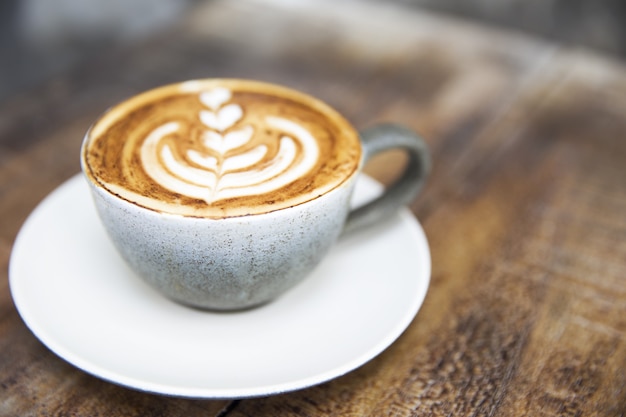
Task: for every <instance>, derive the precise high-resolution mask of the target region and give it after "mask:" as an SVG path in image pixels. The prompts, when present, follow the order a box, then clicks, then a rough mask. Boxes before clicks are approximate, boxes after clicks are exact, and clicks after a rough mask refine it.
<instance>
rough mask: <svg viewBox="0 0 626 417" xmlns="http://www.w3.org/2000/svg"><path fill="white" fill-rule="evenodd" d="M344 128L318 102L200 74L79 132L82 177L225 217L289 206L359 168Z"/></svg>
mask: <svg viewBox="0 0 626 417" xmlns="http://www.w3.org/2000/svg"><path fill="white" fill-rule="evenodd" d="M361 159H362V150H361V145H360V141H359V136H358V134H357V132H356V131H355V130H354V129H353V127H352V126H351V125H350V124H349V123H348V122H347V121H346V120H345V119H344V118H343V117H342V116H340V115H339V114H338V113H337V112H335V111H334V110H333V109H331V108H330V107H328V106H327V105H325V104H324V103H322V102H320V101H318V100H316V99H314V98H312V97H309V96H307V95H305V94H302V93H299V92H296V91H293V90H290V89H287V88H284V87H279V86H275V85H270V84H265V83H261V82H255V81H244V80H220V79H217V80H203V81H189V82H185V83H180V84H174V85H169V86H165V87H161V88H157V89H154V90H151V91H148V92H146V93H143V94H140V95H138V96H135V97H133V98H131V99H129V100H127V101H125V102H123V103H121V104H119V105H117V106H115V107H113V108H112V109H110V110H109V111H108V112H107V113H106V114H105V115H104V116H102V117H101V118H100V119H99V120H98V121H97V122H96V123H95V124H94V125H93V126H92V128H91V129H90V130H89V132H88V133H87V137H86V139H85V142H84V145H83V149H82V163H83V170H84V171H85V174H86V175H87V176H88V177H89V178H90V179H91V180H92V181H94V182H96V183H98V184H100V186H101V187H103V188H104V189H106V190H107V191H108V192H110V193H112V194H114V195H117V196H118V197H120V198H122V199H124V200H127V201H129V202H131V203H133V204H135V205H138V206H140V207H143V208H147V209H150V210H153V211H156V212H161V213H170V214H177V215H182V216H186V217H206V218H216V219H217V218H227V217H237V216H244V215H255V214H262V213H267V212H271V211H276V210H280V209H285V208H288V207H292V206H296V205H299V204H302V203H304V202H307V201H310V200H313V199H315V198H317V197H318V196H321V195H324V194H326V193H328V192H329V191H331V190H333V189H335V188H336V187H338V186H340V185H341V184H342V183H344V182H345V181H346V180H347V179H348V178H350V177H351V176H352V175H353V174H355V173H356V172H357V171H358V170H359V168H360V165H361Z"/></svg>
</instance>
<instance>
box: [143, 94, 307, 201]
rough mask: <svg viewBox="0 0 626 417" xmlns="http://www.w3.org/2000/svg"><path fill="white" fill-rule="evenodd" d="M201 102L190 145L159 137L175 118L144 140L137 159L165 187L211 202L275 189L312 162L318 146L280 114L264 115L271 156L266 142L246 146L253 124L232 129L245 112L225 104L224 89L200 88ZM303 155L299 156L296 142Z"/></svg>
mask: <svg viewBox="0 0 626 417" xmlns="http://www.w3.org/2000/svg"><path fill="white" fill-rule="evenodd" d="M199 99H200V102H201V103H202V104H203V105H205V106H206V107H208V108H209V109H210V110H208V109H203V110H201V111H200V113H199V115H198V117H199V119H200V122H201V123H202V124H203V125H204V126H205V127H206V128H207V129H206V130H205V131H204V132H203V134H202V135H201V141H200V143H199V144H197V146H196V148H194V149H186V150H182V151H181V150H180V149H178V152H176V151H174V150H172V148H171V147H170V145H169V143H165V142H163V140H164V139H165V138H167V137H171V136H172V135H173V134H175V133H177V132H178V131H179V129H180V125H179V122H169V123H165V124H163V125H161V126H160V127H157V128H156V129H154V130H153V131H152V132H151V133H150V134H149V135H148V136H147V137H146V139H145V141H144V142H143V145H142V149H141V159H142V163H143V166H144V169H145V170H146V172H147V173H148V175H149V176H150V177H151V178H152V179H153V180H154V181H156V182H157V183H158V184H160V185H161V186H163V187H164V188H166V189H168V190H170V191H173V192H175V193H178V194H181V195H185V196H188V197H192V198H196V199H201V200H204V201H206V202H207V203H208V204H211V203H213V202H215V201H218V200H223V199H226V198H236V197H243V196H250V195H255V194H264V193H269V192H272V191H275V190H277V189H279V188H281V187H284V186H285V185H287V184H289V183H291V182H293V181H295V180H297V179H298V178H300V177H301V176H302V175H304V174H306V173H307V172H308V171H309V170H310V169H311V168H312V167H313V166H314V165H315V163H316V162H317V159H318V156H319V149H318V145H317V141H316V140H315V138H314V137H313V136H312V135H311V134H310V133H309V132H308V131H307V130H306V129H305V128H303V127H302V126H300V125H299V124H297V123H295V122H293V121H291V120H287V119H284V118H280V117H274V116H267V117H265V118H264V121H265V122H266V124H267V125H266V126H264V127H265V128H271V129H273V130H274V131H277V132H278V133H279V134H278V135H272V137H277V138H278V139H277V140H278V143H277V144H276V145H273V147H274V148H277V152H276V153H275V154H274V155H268V149H269V148H268V146H267V145H265V144H259V145H256V146H255V147H250V146H246V145H249V144H250V142H251V141H252V139H253V138H254V132H255V128H254V126H251V125H246V126H243V127H240V128H238V129H234V126H235V124H237V122H239V121H240V120H241V119H242V118H243V117H244V111H243V109H242V108H241V106H239V105H238V104H236V103H231V104H226V103H227V102H228V101H229V100H231V99H232V93H231V92H230V91H229V90H227V89H225V88H216V89H213V90H210V91H205V92H202V93H201V94H200V95H199ZM296 142H299V143H300V148H301V149H302V155H301V156H298V145H297V143H296Z"/></svg>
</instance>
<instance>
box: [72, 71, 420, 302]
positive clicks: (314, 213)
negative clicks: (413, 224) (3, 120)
mask: <svg viewBox="0 0 626 417" xmlns="http://www.w3.org/2000/svg"><path fill="white" fill-rule="evenodd" d="M391 149H402V150H404V151H406V153H407V154H408V156H409V158H408V163H407V166H406V168H405V170H404V172H403V173H402V174H401V176H400V177H399V178H398V180H397V181H396V182H395V183H393V184H391V185H390V186H389V187H388V188H387V189H386V191H385V192H384V193H383V194H382V195H381V196H380V197H379V198H377V199H375V200H374V201H372V202H370V203H368V204H366V205H364V206H362V207H359V208H357V209H355V210H353V211H351V209H350V200H351V197H352V193H353V190H354V186H355V183H356V181H357V178H358V176H359V175H360V172H361V170H362V168H363V166H364V164H365V163H366V162H367V161H368V160H369V159H370V158H371V157H372V156H374V155H376V154H378V153H380V152H383V151H387V150H391ZM429 165H430V162H429V156H428V151H427V148H426V145H425V143H424V141H423V140H422V139H421V138H420V137H419V136H417V135H416V134H415V133H413V132H412V131H410V130H408V129H406V128H403V127H399V126H396V125H379V126H375V127H373V128H371V129H368V130H366V131H364V132H362V133H361V134H359V133H357V132H356V131H355V129H354V128H353V127H352V126H351V125H350V124H349V123H348V122H347V121H346V120H345V119H344V118H343V117H342V116H340V115H339V114H338V113H337V112H336V111H335V110H333V109H332V108H330V107H329V106H328V105H326V104H324V103H322V102H321V101H319V100H317V99H315V98H313V97H310V96H308V95H305V94H303V93H300V92H297V91H294V90H291V89H288V88H285V87H281V86H277V85H272V84H266V83H260V82H256V81H246V80H223V79H210V80H198V81H189V82H184V83H179V84H174V85H169V86H164V87H160V88H157V89H154V90H151V91H148V92H145V93H142V94H139V95H138V96H135V97H133V98H130V99H129V100H127V101H125V102H123V103H120V104H119V105H117V106H115V107H113V108H112V109H110V110H109V111H107V112H106V113H105V114H104V115H103V116H101V117H100V119H98V120H97V121H96V122H95V123H94V125H92V127H91V128H90V130H89V131H88V132H87V134H86V136H85V139H84V141H83V146H82V149H81V166H82V170H83V173H84V176H85V178H86V179H87V182H88V183H89V185H90V189H91V192H92V195H93V200H94V201H95V205H96V208H97V211H98V214H99V216H100V219H101V220H102V223H103V225H104V227H105V229H106V231H107V233H108V235H109V236H110V238H111V239H112V241H113V243H114V245H115V247H116V248H117V250H118V251H119V253H120V254H121V256H122V257H123V258H124V259H125V261H126V262H127V263H128V264H129V265H130V267H131V268H132V269H133V270H134V271H135V272H136V273H137V274H138V276H140V277H142V278H143V279H144V280H146V281H147V282H148V283H149V284H150V285H152V286H153V287H154V288H156V289H158V290H159V291H160V292H161V293H162V294H164V295H165V296H167V297H169V298H171V299H172V300H175V301H177V302H179V303H182V304H185V305H188V306H193V307H198V308H203V309H215V310H237V309H245V308H249V307H253V306H258V305H261V304H264V303H267V302H268V301H271V300H273V299H275V298H276V297H278V296H280V295H281V294H283V293H284V292H285V291H287V290H288V289H290V288H291V287H293V286H294V285H296V284H297V283H298V282H300V281H301V280H302V279H304V278H305V277H306V276H307V275H308V274H309V273H310V272H311V271H312V270H313V269H314V268H315V267H316V265H318V263H319V262H320V261H321V260H322V258H323V257H324V255H326V254H327V253H328V251H329V250H330V248H331V247H332V245H333V244H334V243H335V242H336V240H337V239H338V238H339V236H340V235H341V234H342V233H345V232H349V231H352V230H355V229H359V228H363V227H367V226H369V225H372V224H375V223H378V222H380V221H383V220H384V219H386V218H388V217H389V216H390V215H392V214H393V213H394V212H396V211H397V210H398V209H399V208H400V207H402V206H403V205H406V204H407V203H409V202H411V201H412V200H413V199H414V198H415V196H416V195H417V193H418V192H419V190H420V188H421V186H422V184H423V182H424V179H425V177H426V175H427V173H428V171H429Z"/></svg>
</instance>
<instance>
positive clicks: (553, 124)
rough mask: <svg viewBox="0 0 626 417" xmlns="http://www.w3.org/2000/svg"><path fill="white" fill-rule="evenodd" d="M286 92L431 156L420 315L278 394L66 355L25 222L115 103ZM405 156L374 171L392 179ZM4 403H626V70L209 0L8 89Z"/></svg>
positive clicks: (345, 411)
mask: <svg viewBox="0 0 626 417" xmlns="http://www.w3.org/2000/svg"><path fill="white" fill-rule="evenodd" d="M219 76H224V77H245V78H255V79H262V80H267V81H272V82H277V83H281V84H285V85H288V86H291V87H295V88H297V89H300V90H303V91H306V92H309V93H311V94H313V95H316V96H318V97H320V98H322V99H323V100H325V101H327V102H329V103H330V104H331V105H333V106H334V107H336V108H337V109H338V110H340V111H341V112H342V113H344V114H345V116H346V117H347V118H348V119H349V120H351V121H352V122H353V123H354V124H355V125H356V126H357V127H359V128H363V127H366V126H369V125H372V124H374V123H377V122H380V121H394V122H399V123H403V124H406V125H408V126H410V127H411V128H414V129H415V130H417V131H419V132H421V133H422V134H423V135H424V136H425V137H426V138H427V141H428V142H429V144H430V147H431V150H432V154H433V160H434V168H433V172H432V175H431V177H430V179H429V181H428V184H427V186H426V187H425V189H424V191H423V193H422V194H421V195H420V197H419V198H418V199H417V201H415V203H414V204H413V205H412V206H411V209H412V211H413V212H414V213H415V215H416V216H417V218H418V219H419V221H420V222H421V224H422V225H423V226H424V228H425V231H426V234H427V235H428V238H429V242H430V245H431V250H432V265H433V270H432V281H431V286H430V289H429V293H428V295H427V297H426V301H425V303H424V305H423V307H422V309H421V311H420V312H419V314H418V315H417V317H416V318H415V320H414V321H413V322H412V324H411V325H410V326H409V328H408V329H407V330H406V331H405V332H404V334H403V335H402V336H401V337H400V338H399V339H398V340H397V341H396V342H395V343H394V344H393V345H392V346H391V347H390V348H388V349H387V350H386V351H384V352H383V353H382V354H381V355H379V356H378V357H376V358H375V359H374V360H372V361H371V362H369V363H367V364H366V365H364V366H362V367H360V368H359V369H357V370H355V371H353V372H351V373H349V374H347V375H345V376H343V377H340V378H338V379H335V380H333V381H330V382H328V383H324V384H322V385H319V386H315V387H312V388H309V389H305V390H301V391H297V392H292V393H288V394H283V395H277V396H272V397H267V398H256V399H243V400H236V401H227V400H220V401H207V400H188V399H181V398H167V397H161V396H156V395H150V394H146V393H141V392H136V391H133V390H129V389H126V388H122V387H118V386H116V385H113V384H110V383H107V382H104V381H101V380H99V379H97V378H94V377H92V376H90V375H87V374H85V373H83V372H82V371H80V370H77V369H76V368H74V367H73V366H71V365H69V364H68V363H66V362H65V361H63V360H61V359H59V358H58V357H57V356H55V354H53V353H51V351H49V350H48V349H47V348H46V347H45V346H44V345H43V344H41V343H40V342H39V341H38V340H37V339H36V338H35V337H34V336H33V334H32V333H31V332H30V331H29V330H28V328H27V327H26V326H25V325H24V323H23V322H22V320H21V319H20V317H19V315H18V313H17V311H16V309H15V306H14V304H13V301H12V298H11V295H10V292H9V287H8V279H7V272H6V271H7V266H8V263H9V256H10V252H11V246H12V243H13V241H14V239H15V236H16V234H17V232H18V230H19V228H20V226H21V224H22V222H23V221H24V220H25V218H26V217H27V215H28V214H29V213H30V211H31V210H32V209H33V208H34V207H35V206H36V205H37V204H38V202H39V201H40V200H41V199H42V198H43V197H44V196H46V195H47V194H48V193H49V192H50V191H52V190H53V189H54V188H56V187H57V186H58V185H59V184H61V183H62V182H63V181H64V180H66V179H67V178H69V177H70V176H72V175H74V174H75V173H77V172H78V171H79V162H78V150H79V146H80V143H81V140H82V136H83V134H84V132H85V130H86V129H87V127H88V126H89V124H90V123H91V122H92V121H93V120H94V119H95V117H96V116H97V115H98V114H100V113H101V112H102V111H103V110H104V109H105V108H106V107H108V106H110V105H111V104H113V103H115V102H117V101H119V100H121V99H123V98H125V97H127V96H129V95H132V94H134V93H136V92H139V91H142V90H145V89H147V88H150V87H154V86H157V85H160V84H164V83H169V82H174V81H179V80H184V79H192V78H204V77H219ZM395 158H398V156H397V155H391V156H387V157H386V158H382V159H380V160H379V161H377V162H375V163H374V164H373V166H372V167H370V168H369V171H370V172H371V173H373V174H374V175H377V176H379V178H381V179H382V180H383V181H387V180H389V178H391V177H392V176H393V175H395V173H396V172H397V170H396V169H391V167H392V166H393V167H396V166H397V165H398V163H396V161H395ZM0 265H1V268H0V270H1V271H2V272H1V273H0V336H1V337H0V415H3V416H18V415H19V416H35V415H45V416H69V415H73V416H95V415H101V416H146V415H150V416H157V415H158V416H161V415H163V416H165V415H168V416H169V415H181V416H211V415H215V416H229V417H235V416H237V417H240V416H283V415H301V416H338V415H351V416H380V415H389V416H404V415H415V416H418V415H419V416H422V415H424V416H430V415H433V416H435V415H436V416H449V415H455V416H458V415H485V416H486V415H489V416H516V415H519V416H542V415H546V416H552V415H568V416H583V415H584V416H595V415H603V416H622V415H624V414H626V71H625V66H624V64H623V63H620V62H617V61H612V60H610V59H608V58H603V57H599V56H595V55H593V54H591V53H588V52H585V51H577V50H570V49H567V48H564V47H561V46H558V45H553V44H550V43H546V42H543V41H540V40H537V39H531V38H528V37H524V36H522V35H519V34H513V33H507V32H503V31H499V30H494V29H490V28H486V27H481V26H475V25H471V24H468V23H464V22H462V21H455V20H450V19H447V18H443V17H441V16H434V15H427V14H421V13H418V12H416V11H410V12H409V11H406V10H402V9H398V8H395V7H393V6H386V5H384V4H377V3H371V2H369V3H363V4H353V3H351V2H335V3H331V2H328V3H324V2H319V1H318V2H313V1H304V2H298V3H295V4H291V3H288V2H282V1H279V0H246V1H239V2H227V1H213V2H208V3H206V4H204V3H202V4H200V5H199V6H198V7H197V9H195V10H194V11H193V13H192V14H191V15H190V16H189V17H188V18H187V19H186V20H184V21H183V22H181V23H180V25H178V26H177V27H176V28H174V29H172V30H168V31H167V32H166V33H161V34H159V35H158V36H154V37H153V38H151V39H148V40H145V41H142V42H141V44H137V45H133V46H131V47H128V48H124V49H119V50H112V51H108V52H103V53H102V54H101V55H100V56H99V57H98V58H96V59H93V60H91V61H89V62H88V63H87V64H85V65H83V66H81V67H80V68H77V69H74V70H72V71H71V72H67V73H64V74H61V75H58V76H56V77H54V78H52V79H50V80H49V81H48V82H46V83H45V84H44V85H41V86H39V87H38V88H34V89H32V90H29V91H23V92H22V93H21V94H19V95H17V96H14V97H12V98H11V99H9V100H6V101H4V102H3V103H0Z"/></svg>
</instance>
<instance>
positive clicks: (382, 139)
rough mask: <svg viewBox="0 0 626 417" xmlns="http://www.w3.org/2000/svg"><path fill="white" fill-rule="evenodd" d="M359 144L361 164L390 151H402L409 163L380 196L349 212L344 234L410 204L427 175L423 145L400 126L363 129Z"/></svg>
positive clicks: (426, 160)
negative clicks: (362, 155)
mask: <svg viewBox="0 0 626 417" xmlns="http://www.w3.org/2000/svg"><path fill="white" fill-rule="evenodd" d="M361 145H362V147H363V152H364V157H363V161H364V162H363V163H366V162H367V161H369V160H370V159H371V158H372V157H373V156H374V155H376V154H378V153H381V152H384V151H387V150H391V149H402V150H404V151H406V152H407V154H408V156H409V161H408V163H407V165H406V167H405V169H404V171H403V173H402V174H401V175H400V177H399V178H398V179H397V180H396V181H395V182H394V183H392V184H391V185H390V186H389V187H387V189H386V190H385V192H383V194H382V195H381V196H380V197H378V198H376V199H374V200H373V201H371V202H369V203H367V204H365V205H363V206H360V207H357V208H356V209H354V210H352V211H351V212H350V213H349V215H348V219H347V220H346V223H345V226H344V230H343V232H344V233H348V232H351V231H353V230H356V229H360V228H362V227H365V226H369V225H372V224H374V223H376V222H378V221H380V220H381V219H384V218H387V217H389V216H390V215H392V214H393V213H395V212H396V211H398V209H399V208H401V207H402V206H404V205H407V204H409V203H411V202H412V201H413V200H414V199H415V197H417V194H418V193H419V192H420V190H421V188H422V186H423V184H424V181H425V180H426V177H427V176H428V173H429V172H430V165H431V161H430V154H429V152H428V146H427V145H426V142H425V141H424V139H422V138H421V137H420V136H418V135H417V134H415V133H414V132H413V131H411V130H409V129H407V128H404V127H402V126H398V125H393V124H382V125H377V126H374V127H372V128H370V129H367V130H365V131H364V132H362V133H361Z"/></svg>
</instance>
